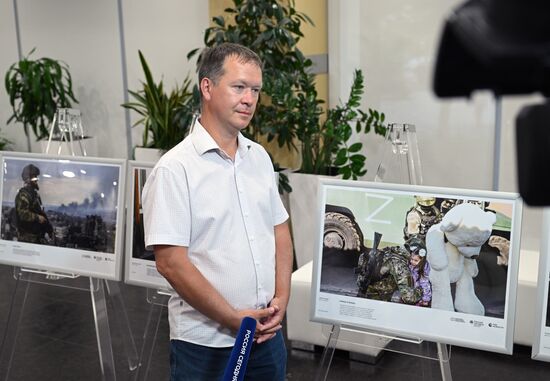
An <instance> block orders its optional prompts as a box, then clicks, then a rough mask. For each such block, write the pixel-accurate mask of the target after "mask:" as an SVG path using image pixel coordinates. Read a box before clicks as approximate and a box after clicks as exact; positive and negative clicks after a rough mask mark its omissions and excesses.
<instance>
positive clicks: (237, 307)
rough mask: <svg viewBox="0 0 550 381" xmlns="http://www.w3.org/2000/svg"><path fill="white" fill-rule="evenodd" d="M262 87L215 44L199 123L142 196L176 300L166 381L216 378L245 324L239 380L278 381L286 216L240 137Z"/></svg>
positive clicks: (253, 148) (286, 287) (257, 151)
mask: <svg viewBox="0 0 550 381" xmlns="http://www.w3.org/2000/svg"><path fill="white" fill-rule="evenodd" d="M261 87H262V70H261V61H260V59H259V57H258V56H257V55H256V54H255V53H254V52H252V51H251V50H249V49H247V48H245V47H243V46H240V45H236V44H223V45H220V46H218V47H215V48H212V49H209V50H207V51H205V52H204V53H203V54H202V56H201V60H200V65H199V88H200V92H201V117H200V119H199V120H198V121H197V123H196V124H195V126H194V129H193V131H192V133H191V134H190V135H189V136H188V137H187V138H186V139H184V140H183V141H182V142H181V143H179V144H178V145H177V146H176V147H174V148H173V149H172V150H170V151H169V152H167V153H166V154H165V155H164V156H163V157H162V158H161V159H160V160H159V162H158V163H157V165H156V166H155V168H154V169H153V171H152V172H151V174H150V176H149V178H148V180H147V183H146V185H145V188H144V192H143V207H144V224H145V243H146V247H147V248H151V247H152V248H153V249H154V253H155V260H156V263H157V269H158V270H159V272H160V273H161V274H162V275H163V276H164V277H165V278H166V279H167V280H168V282H170V284H171V285H172V287H173V288H174V290H175V291H176V293H174V294H173V296H172V298H171V299H170V302H169V321H170V338H171V356H170V365H171V379H172V380H208V381H211V380H219V379H221V377H222V375H223V370H224V368H225V365H226V363H227V360H228V358H229V355H230V353H231V347H232V346H233V344H234V342H235V334H236V331H237V330H238V329H239V326H240V324H241V320H242V319H243V318H244V317H245V316H250V317H253V318H254V319H256V320H257V329H256V335H255V343H254V345H253V347H252V352H251V355H250V359H249V362H248V367H247V370H246V379H247V380H262V381H264V380H284V379H285V372H286V371H285V368H286V350H285V347H284V342H283V338H282V333H281V331H280V329H281V322H282V320H283V317H284V313H285V310H286V307H287V303H288V298H289V293H290V276H291V271H292V244H291V240H290V233H289V230H288V225H287V223H286V220H287V218H288V214H287V213H286V211H285V209H284V207H283V206H282V203H281V200H280V197H279V195H278V191H277V185H276V183H275V177H274V173H273V166H272V163H271V161H270V159H269V156H268V155H267V153H266V152H265V150H264V149H263V148H262V147H261V146H260V145H258V144H256V143H254V142H252V141H250V140H248V139H246V138H245V137H244V136H243V135H242V134H241V133H240V131H241V130H242V129H244V128H245V127H247V126H248V124H249V123H250V120H251V119H252V116H253V114H254V110H255V108H256V104H257V102H258V97H259V93H260V89H261Z"/></svg>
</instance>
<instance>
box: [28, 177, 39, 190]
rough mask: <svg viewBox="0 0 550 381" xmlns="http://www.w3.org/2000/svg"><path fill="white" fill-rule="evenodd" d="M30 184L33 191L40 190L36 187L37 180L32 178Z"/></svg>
mask: <svg viewBox="0 0 550 381" xmlns="http://www.w3.org/2000/svg"><path fill="white" fill-rule="evenodd" d="M30 183H31V186H32V187H33V188H34V189H36V190H39V189H40V187H39V186H38V178H36V177H33V178H32V179H31V181H30Z"/></svg>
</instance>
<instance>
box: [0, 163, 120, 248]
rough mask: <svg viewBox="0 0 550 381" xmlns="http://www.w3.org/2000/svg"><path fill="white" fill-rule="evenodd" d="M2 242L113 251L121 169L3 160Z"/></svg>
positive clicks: (106, 165)
mask: <svg viewBox="0 0 550 381" xmlns="http://www.w3.org/2000/svg"><path fill="white" fill-rule="evenodd" d="M3 169H4V173H3V184H2V216H1V223H0V232H1V239H3V240H9V241H19V242H26V243H33V244H40V245H49V246H56V247H63V248H73V249H80V250H87V251H95V252H102V253H112V254H114V252H115V248H114V247H115V236H116V231H117V227H116V219H117V210H118V190H119V189H118V188H119V184H118V183H119V172H120V167H119V166H116V165H108V164H96V163H86V162H79V161H62V160H57V159H52V160H49V159H36V160H29V159H27V158H19V157H17V158H15V157H14V158H10V157H4V158H3Z"/></svg>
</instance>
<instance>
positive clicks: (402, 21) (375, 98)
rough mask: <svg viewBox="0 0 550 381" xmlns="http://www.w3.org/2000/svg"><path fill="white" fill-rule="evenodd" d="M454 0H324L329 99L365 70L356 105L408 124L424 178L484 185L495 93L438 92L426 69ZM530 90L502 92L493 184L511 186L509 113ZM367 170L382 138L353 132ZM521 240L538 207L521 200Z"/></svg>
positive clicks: (534, 227) (527, 241)
mask: <svg viewBox="0 0 550 381" xmlns="http://www.w3.org/2000/svg"><path fill="white" fill-rule="evenodd" d="M462 2H463V1H461V0H447V1H440V0H419V1H415V2H414V3H410V2H406V1H405V2H404V1H400V0H389V1H372V0H367V1H362V0H347V1H339V0H328V6H329V12H328V18H329V20H328V23H329V26H328V27H329V36H328V39H329V104H330V105H332V106H333V105H335V104H337V103H338V102H340V101H341V100H342V101H343V100H345V99H347V97H348V95H349V88H350V85H351V82H352V76H353V71H354V70H355V69H357V68H359V69H362V70H363V73H364V74H365V96H364V99H363V105H364V106H365V107H372V108H375V109H378V110H380V111H383V112H384V113H385V114H386V119H387V121H388V122H396V123H412V124H414V125H416V131H417V136H418V147H419V150H420V159H421V162H422V169H423V174H424V184H426V185H430V186H445V187H459V188H471V189H486V190H491V189H492V178H493V163H494V160H493V149H494V132H495V126H494V125H495V101H494V99H493V97H492V94H490V93H489V92H478V93H475V94H474V96H473V97H472V98H471V99H465V98H454V99H445V100H442V99H438V98H436V97H435V95H434V94H433V91H432V84H431V81H432V73H433V66H434V64H435V60H436V52H437V48H438V44H439V38H440V33H441V30H442V28H443V25H444V21H445V20H446V18H447V17H448V16H449V14H450V12H451V10H452V9H453V8H454V7H456V6H457V5H459V4H461V3H462ZM538 99H540V97H538V96H529V97H526V96H522V97H520V96H515V97H504V98H503V100H502V134H501V139H502V140H501V145H500V170H499V184H498V190H500V191H505V192H515V191H517V185H516V183H517V180H516V179H517V176H516V173H515V170H516V169H515V162H516V157H515V155H516V154H515V118H516V115H517V112H518V110H519V109H520V108H521V107H522V106H524V105H525V104H528V103H532V102H534V101H536V100H538ZM361 140H362V141H363V143H364V144H365V151H366V154H367V169H368V171H369V172H368V173H367V175H366V176H365V179H372V178H374V174H375V171H376V166H377V165H378V163H379V160H380V159H381V158H380V156H379V153H380V146H381V144H380V143H381V142H382V138H380V137H375V136H374V135H372V136H367V137H361ZM524 213H525V215H524V224H525V227H524V233H523V234H522V245H523V247H525V248H528V249H531V250H538V246H539V228H538V227H539V226H540V221H541V213H540V210H537V209H534V208H525V211H524Z"/></svg>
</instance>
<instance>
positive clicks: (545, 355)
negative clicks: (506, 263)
mask: <svg viewBox="0 0 550 381" xmlns="http://www.w3.org/2000/svg"><path fill="white" fill-rule="evenodd" d="M542 216H543V217H542V232H541V235H540V240H541V247H540V254H539V276H538V285H537V300H538V302H539V304H538V305H537V309H536V311H537V312H536V316H535V332H534V334H533V352H532V357H533V358H534V359H535V360H542V361H550V259H549V258H548V256H549V255H550V209H549V208H546V209H544V211H543V214H542Z"/></svg>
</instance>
